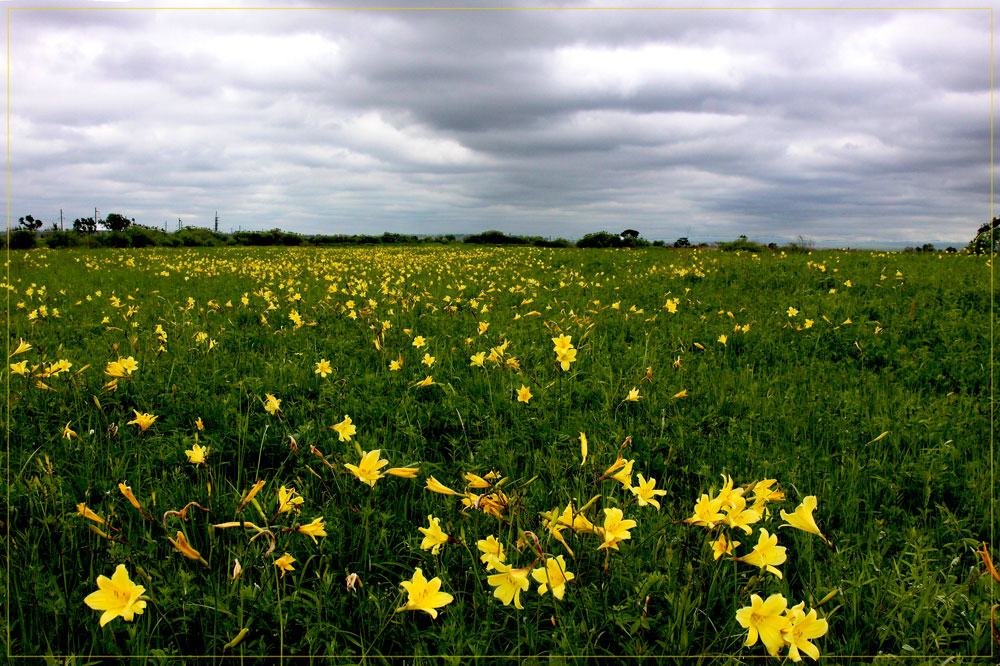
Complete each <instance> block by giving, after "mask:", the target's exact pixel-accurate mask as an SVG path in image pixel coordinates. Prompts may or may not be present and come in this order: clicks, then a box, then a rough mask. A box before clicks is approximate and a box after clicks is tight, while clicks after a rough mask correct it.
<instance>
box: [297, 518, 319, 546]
mask: <svg viewBox="0 0 1000 666" xmlns="http://www.w3.org/2000/svg"><path fill="white" fill-rule="evenodd" d="M295 531H296V532H300V533H302V534H305V535H306V536H308V537H309V538H311V539H312V540H313V543H319V542H318V541H316V537H318V536H321V537H325V536H326V521H324V520H323V518H322V517H320V518H313V520H312V522H311V523H309V524H307V525H300V526H299V528H298V529H297V530H295Z"/></svg>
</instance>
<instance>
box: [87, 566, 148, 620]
mask: <svg viewBox="0 0 1000 666" xmlns="http://www.w3.org/2000/svg"><path fill="white" fill-rule="evenodd" d="M97 588H98V589H97V592H91V593H90V594H88V595H87V596H86V598H84V600H83V603H85V604H87V605H88V606H90V607H91V608H93V609H94V610H99V611H104V614H103V615H101V626H102V627H103V626H104V625H106V624H107V623H108V622H111V620H113V619H115V618H116V617H120V618H122V619H123V620H125V621H126V622H131V621H132V620H133V619H134V618H135V616H136V615H142V612H143V611H144V610H145V609H146V602H145V601H143V600H141V599H140V598H139V597H141V596H142V593H143V592H145V591H146V588H144V587H143V586H141V585H136V584H135V583H133V582H132V581H131V580H130V579H129V576H128V571H127V570H126V569H125V565H124V564H119V565H118V567H117V568H116V569H115V573H114V574H112V576H111V578H108V577H107V576H98V577H97Z"/></svg>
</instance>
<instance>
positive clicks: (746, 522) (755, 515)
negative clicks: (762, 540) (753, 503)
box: [723, 489, 761, 534]
mask: <svg viewBox="0 0 1000 666" xmlns="http://www.w3.org/2000/svg"><path fill="white" fill-rule="evenodd" d="M740 490H742V489H740ZM746 506H747V501H746V498H745V497H743V494H742V493H733V494H732V497H731V498H730V501H729V503H728V504H727V505H726V506H724V507H723V510H724V511H725V512H726V524H727V525H729V526H730V527H733V528H737V529H741V530H743V531H744V532H746V533H747V534H753V530H752V529H751V528H750V525H752V524H753V523H756V522H757V521H759V520H760V519H761V514H760V512H758V511H757V510H756V509H747V508H746Z"/></svg>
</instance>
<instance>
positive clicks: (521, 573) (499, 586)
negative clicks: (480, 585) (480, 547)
mask: <svg viewBox="0 0 1000 666" xmlns="http://www.w3.org/2000/svg"><path fill="white" fill-rule="evenodd" d="M487 568H491V569H493V570H494V571H496V572H497V573H495V574H493V575H492V576H488V577H487V578H486V581H487V582H488V583H489V584H490V585H491V586H493V587H495V588H496V589H495V590H493V596H494V597H496V598H497V599H499V600H500V601H501V602H502V603H503V605H504V606H509V605H510V603H511V601H513V602H514V608H516V609H518V610H524V606H522V605H521V592H523V591H525V590H527V589H528V587H529V586H530V583H529V582H528V573H529V572H530V568H526V569H515V568H514V567H513V566H511V565H510V564H504V563H503V562H501V561H500V560H499V559H497V558H496V557H494V556H492V555H490V556H489V561H488V565H487Z"/></svg>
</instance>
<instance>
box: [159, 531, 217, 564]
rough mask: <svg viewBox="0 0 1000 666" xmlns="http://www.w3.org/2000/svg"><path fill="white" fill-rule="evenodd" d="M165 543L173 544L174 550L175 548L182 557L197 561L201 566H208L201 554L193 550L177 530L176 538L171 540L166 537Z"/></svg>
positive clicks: (182, 534) (182, 533)
mask: <svg viewBox="0 0 1000 666" xmlns="http://www.w3.org/2000/svg"><path fill="white" fill-rule="evenodd" d="M167 541H169V542H170V543H172V544H174V548H176V549H177V550H178V552H180V554H181V555H183V556H184V557H187V558H190V559H192V560H198V561H199V562H201V563H202V564H206V565H207V564H208V562H206V561H205V558H203V557H202V556H201V553H199V552H198V551H197V550H195V549H194V548H193V547H192V546H191V544H190V543H188V540H187V537H186V536H184V532H181V531H180V530H178V531H177V538H176V539H171V538H170V537H167Z"/></svg>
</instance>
